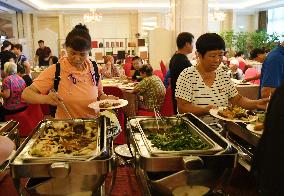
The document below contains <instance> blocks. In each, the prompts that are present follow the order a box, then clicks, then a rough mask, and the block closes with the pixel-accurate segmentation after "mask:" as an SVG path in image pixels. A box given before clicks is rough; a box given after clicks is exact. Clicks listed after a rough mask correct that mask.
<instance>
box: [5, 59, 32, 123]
mask: <svg viewBox="0 0 284 196" xmlns="http://www.w3.org/2000/svg"><path fill="white" fill-rule="evenodd" d="M4 71H5V73H7V75H8V76H6V77H5V78H4V80H3V82H2V91H1V92H0V97H2V98H3V100H4V103H3V105H2V106H1V107H0V121H1V122H3V121H4V119H5V115H7V114H16V113H18V112H22V111H24V110H25V109H26V108H27V104H26V103H25V102H24V101H23V100H22V99H21V95H22V92H23V90H24V89H25V88H26V84H25V81H24V80H23V78H21V77H20V76H19V75H18V74H17V65H16V64H15V63H14V62H6V63H5V64H4Z"/></svg>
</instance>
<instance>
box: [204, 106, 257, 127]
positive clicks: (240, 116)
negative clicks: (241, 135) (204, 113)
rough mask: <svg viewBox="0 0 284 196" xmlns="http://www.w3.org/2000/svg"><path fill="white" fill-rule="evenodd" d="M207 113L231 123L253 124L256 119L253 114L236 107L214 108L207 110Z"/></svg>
mask: <svg viewBox="0 0 284 196" xmlns="http://www.w3.org/2000/svg"><path fill="white" fill-rule="evenodd" d="M209 113H210V114H211V115H212V116H214V117H216V118H219V119H221V120H225V121H232V122H244V123H246V122H254V121H256V120H257V118H258V116H257V115H256V114H254V113H253V112H251V111H249V110H246V109H243V108H241V107H238V106H233V107H219V108H214V109H211V110H209Z"/></svg>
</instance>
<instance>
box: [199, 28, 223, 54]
mask: <svg viewBox="0 0 284 196" xmlns="http://www.w3.org/2000/svg"><path fill="white" fill-rule="evenodd" d="M225 48H226V46H225V42H224V40H223V38H222V37H221V36H220V35H218V34H216V33H205V34H203V35H201V36H200V37H199V38H198V39H197V41H196V50H197V52H199V53H200V54H201V55H202V57H203V56H204V55H205V53H206V52H208V51H211V50H223V51H225Z"/></svg>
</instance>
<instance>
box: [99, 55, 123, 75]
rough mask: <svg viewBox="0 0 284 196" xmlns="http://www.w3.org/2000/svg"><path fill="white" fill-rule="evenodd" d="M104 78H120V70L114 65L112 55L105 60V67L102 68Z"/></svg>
mask: <svg viewBox="0 0 284 196" xmlns="http://www.w3.org/2000/svg"><path fill="white" fill-rule="evenodd" d="M102 76H103V77H104V78H112V77H119V69H118V67H117V66H116V65H115V64H114V59H113V57H112V56H111V55H107V56H106V58H105V66H104V67H103V68H102Z"/></svg>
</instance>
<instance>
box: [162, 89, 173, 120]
mask: <svg viewBox="0 0 284 196" xmlns="http://www.w3.org/2000/svg"><path fill="white" fill-rule="evenodd" d="M174 114H175V112H174V106H173V100H172V87H171V85H169V86H168V88H167V91H166V95H165V100H164V103H163V105H162V108H161V115H162V116H172V115H174Z"/></svg>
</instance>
